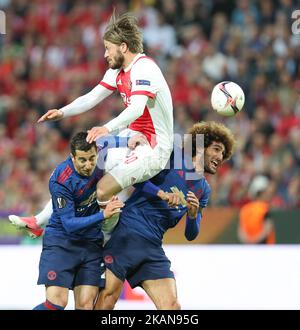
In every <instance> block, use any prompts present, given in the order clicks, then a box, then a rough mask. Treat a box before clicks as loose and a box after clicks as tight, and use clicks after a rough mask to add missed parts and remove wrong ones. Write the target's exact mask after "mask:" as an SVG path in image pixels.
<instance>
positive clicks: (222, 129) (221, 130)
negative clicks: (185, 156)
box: [185, 121, 236, 160]
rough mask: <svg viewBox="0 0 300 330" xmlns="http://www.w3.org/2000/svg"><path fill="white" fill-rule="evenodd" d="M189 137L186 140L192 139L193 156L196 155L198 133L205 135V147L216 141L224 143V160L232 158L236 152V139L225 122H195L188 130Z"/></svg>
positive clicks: (187, 141) (188, 141)
mask: <svg viewBox="0 0 300 330" xmlns="http://www.w3.org/2000/svg"><path fill="white" fill-rule="evenodd" d="M188 133H189V134H190V135H189V138H188V139H187V140H186V141H185V144H186V143H190V142H191V140H192V156H195V155H196V136H197V134H203V135H204V148H207V147H209V146H210V145H211V144H212V143H213V142H214V141H215V142H221V143H223V144H224V147H225V152H224V160H228V159H230V158H231V156H232V154H233V153H234V150H235V146H236V140H235V138H234V136H233V134H232V132H231V130H230V129H229V128H227V127H226V126H224V125H223V124H220V123H216V122H214V121H208V122H204V121H202V122H199V123H196V124H194V125H193V126H192V127H191V128H190V129H189V131H188Z"/></svg>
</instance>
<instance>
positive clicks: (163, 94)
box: [100, 54, 173, 150]
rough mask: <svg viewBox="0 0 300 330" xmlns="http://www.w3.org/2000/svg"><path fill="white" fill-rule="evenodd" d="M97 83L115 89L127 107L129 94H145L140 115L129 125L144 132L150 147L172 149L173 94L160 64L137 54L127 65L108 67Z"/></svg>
mask: <svg viewBox="0 0 300 330" xmlns="http://www.w3.org/2000/svg"><path fill="white" fill-rule="evenodd" d="M100 84H101V85H102V86H104V87H105V88H107V89H108V90H111V91H115V90H118V91H119V93H120V95H121V97H122V98H123V101H124V103H125V106H126V107H128V106H129V105H130V97H131V96H132V95H146V96H148V97H149V99H148V101H147V104H146V106H145V109H144V113H143V115H142V116H140V117H139V118H137V119H136V120H135V121H133V122H132V123H131V124H130V125H129V128H130V129H132V130H134V131H138V132H141V133H143V134H144V135H145V136H146V137H147V139H148V141H149V143H150V144H151V146H152V147H155V146H159V147H161V148H162V149H167V150H170V149H172V147H173V104H172V97H171V93H170V89H169V87H168V84H167V82H166V80H165V78H164V76H163V74H162V72H161V70H160V68H159V67H158V66H157V64H156V63H155V62H154V61H153V60H152V59H151V58H149V57H147V56H145V55H144V54H138V55H137V56H136V57H135V58H134V60H133V61H132V63H131V64H130V65H129V66H128V67H127V68H126V69H117V70H113V69H109V70H107V71H106V73H105V75H104V77H103V79H102V81H101V82H100Z"/></svg>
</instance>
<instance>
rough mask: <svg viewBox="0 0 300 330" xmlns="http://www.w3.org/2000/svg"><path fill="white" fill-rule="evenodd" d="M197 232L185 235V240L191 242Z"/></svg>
mask: <svg viewBox="0 0 300 330" xmlns="http://www.w3.org/2000/svg"><path fill="white" fill-rule="evenodd" d="M198 234H199V232H197V233H185V238H186V239H187V240H188V241H193V240H194V239H196V238H197V236H198Z"/></svg>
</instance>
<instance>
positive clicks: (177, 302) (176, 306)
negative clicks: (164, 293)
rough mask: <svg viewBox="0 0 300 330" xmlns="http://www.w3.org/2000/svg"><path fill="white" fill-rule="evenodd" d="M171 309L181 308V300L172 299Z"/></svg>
mask: <svg viewBox="0 0 300 330" xmlns="http://www.w3.org/2000/svg"><path fill="white" fill-rule="evenodd" d="M170 309H172V310H180V309H181V306H180V304H179V301H178V300H177V299H175V300H173V301H171V304H170Z"/></svg>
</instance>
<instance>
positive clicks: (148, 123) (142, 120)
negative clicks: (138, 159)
mask: <svg viewBox="0 0 300 330" xmlns="http://www.w3.org/2000/svg"><path fill="white" fill-rule="evenodd" d="M129 128H130V129H132V130H134V131H137V132H141V133H143V134H144V135H145V136H146V138H147V140H148V142H149V143H150V146H151V147H152V148H154V147H155V146H156V144H157V140H156V132H155V128H154V125H153V121H152V118H151V116H150V113H149V109H148V108H147V107H145V110H144V113H143V114H142V115H141V117H139V118H138V119H136V120H135V121H134V122H133V123H131V124H130V125H129Z"/></svg>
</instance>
